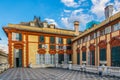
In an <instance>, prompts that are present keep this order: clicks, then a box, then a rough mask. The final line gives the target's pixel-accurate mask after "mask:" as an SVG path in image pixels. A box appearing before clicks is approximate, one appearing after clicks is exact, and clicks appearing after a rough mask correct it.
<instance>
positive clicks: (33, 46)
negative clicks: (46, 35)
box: [28, 35, 38, 64]
mask: <svg viewBox="0 0 120 80" xmlns="http://www.w3.org/2000/svg"><path fill="white" fill-rule="evenodd" d="M28 41H29V43H28V49H29V51H28V52H29V63H32V64H36V54H37V51H38V43H30V41H31V42H38V36H34V35H28Z"/></svg>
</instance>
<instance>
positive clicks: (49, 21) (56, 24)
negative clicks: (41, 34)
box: [45, 18, 59, 27]
mask: <svg viewBox="0 0 120 80" xmlns="http://www.w3.org/2000/svg"><path fill="white" fill-rule="evenodd" d="M45 20H46V21H47V22H48V23H49V24H55V26H56V27H59V25H58V23H57V22H56V21H55V20H54V19H50V18H45Z"/></svg>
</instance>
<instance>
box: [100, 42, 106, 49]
mask: <svg viewBox="0 0 120 80" xmlns="http://www.w3.org/2000/svg"><path fill="white" fill-rule="evenodd" d="M98 46H99V48H100V49H101V48H107V42H106V40H102V41H100V42H99V43H98Z"/></svg>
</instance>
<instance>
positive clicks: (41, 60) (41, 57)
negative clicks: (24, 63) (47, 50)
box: [36, 54, 45, 64]
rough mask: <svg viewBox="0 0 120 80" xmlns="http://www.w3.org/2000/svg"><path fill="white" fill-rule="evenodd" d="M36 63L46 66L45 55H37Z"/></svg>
mask: <svg viewBox="0 0 120 80" xmlns="http://www.w3.org/2000/svg"><path fill="white" fill-rule="evenodd" d="M36 63H37V64H45V55H44V54H36Z"/></svg>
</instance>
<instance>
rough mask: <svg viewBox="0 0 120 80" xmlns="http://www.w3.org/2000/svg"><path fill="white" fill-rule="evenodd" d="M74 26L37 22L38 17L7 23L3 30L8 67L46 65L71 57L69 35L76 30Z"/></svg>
mask: <svg viewBox="0 0 120 80" xmlns="http://www.w3.org/2000/svg"><path fill="white" fill-rule="evenodd" d="M76 23H78V22H75V24H74V25H75V26H74V27H75V29H77V30H65V29H59V28H56V27H55V25H54V24H50V25H49V24H48V23H47V22H41V21H40V19H39V18H37V17H35V19H34V20H33V21H31V22H28V23H23V22H22V23H20V24H8V26H7V27H4V28H3V29H4V31H5V32H6V34H7V36H8V47H9V54H8V60H9V64H10V67H28V66H29V64H31V65H32V67H50V66H55V64H61V63H68V62H69V61H71V60H72V44H71V39H72V38H73V37H75V36H77V35H79V33H80V32H78V28H77V27H78V25H79V24H76Z"/></svg>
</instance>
